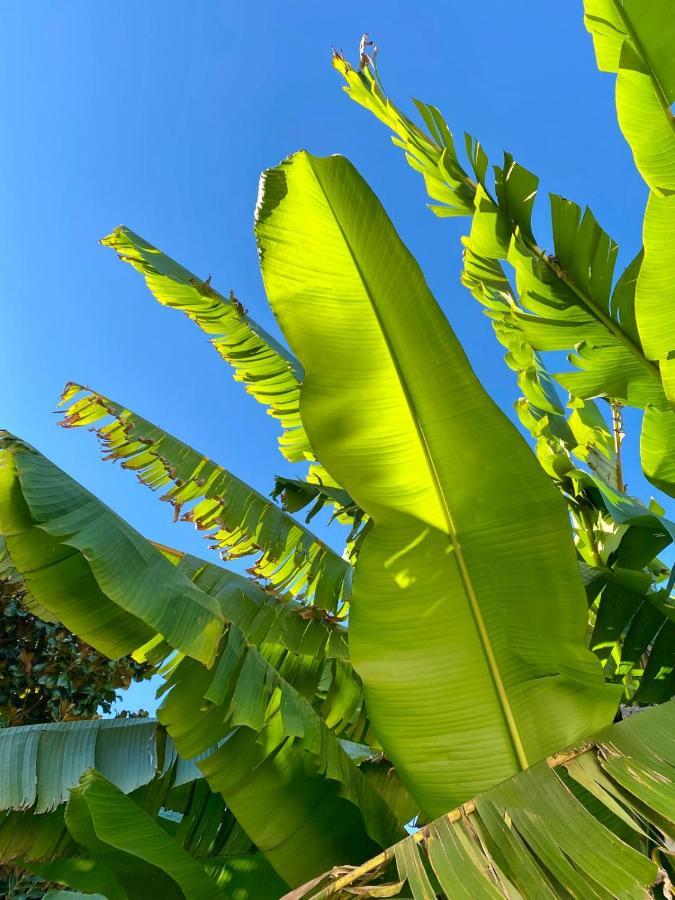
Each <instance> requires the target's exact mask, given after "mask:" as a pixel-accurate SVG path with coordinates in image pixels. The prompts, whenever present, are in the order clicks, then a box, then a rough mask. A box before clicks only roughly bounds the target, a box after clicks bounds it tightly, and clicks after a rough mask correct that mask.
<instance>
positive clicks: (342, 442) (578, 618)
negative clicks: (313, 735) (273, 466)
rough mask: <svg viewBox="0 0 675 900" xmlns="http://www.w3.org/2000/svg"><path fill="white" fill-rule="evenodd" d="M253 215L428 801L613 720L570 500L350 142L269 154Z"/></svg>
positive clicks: (373, 646)
mask: <svg viewBox="0 0 675 900" xmlns="http://www.w3.org/2000/svg"><path fill="white" fill-rule="evenodd" d="M256 233H257V238H258V242H259V246H260V251H261V260H262V271H263V277H264V281H265V286H266V289H267V292H268V296H269V298H270V302H271V304H272V307H273V309H274V312H275V314H276V315H277V318H278V319H279V322H280V324H281V327H282V329H283V331H284V333H285V335H286V337H287V339H288V341H289V343H290V345H291V347H292V348H293V349H294V351H295V352H296V353H297V354H298V356H299V357H300V359H301V362H302V364H303V368H304V370H305V381H304V383H303V388H302V393H301V412H302V417H303V421H304V423H305V427H306V428H307V430H308V434H309V435H310V439H311V441H312V445H313V446H314V448H315V450H316V451H317V454H318V456H319V459H320V461H321V463H322V464H323V465H324V466H325V467H326V469H327V470H328V471H329V472H330V473H331V475H333V476H334V477H335V478H336V479H337V480H338V481H339V483H340V484H343V485H344V487H345V489H346V490H347V491H348V492H349V494H350V495H351V496H352V497H353V498H354V500H355V501H356V502H357V503H358V504H359V506H361V507H362V508H363V509H364V510H365V511H366V513H367V514H368V515H369V516H370V517H371V518H372V519H373V522H374V527H373V528H372V530H371V531H370V532H369V533H368V535H367V536H366V538H365V540H364V543H363V546H362V548H361V551H360V554H359V559H358V562H357V566H356V570H355V577H354V590H353V601H352V603H353V605H352V611H351V614H350V649H351V655H352V660H353V662H354V665H355V667H356V669H357V671H358V672H359V674H360V676H361V678H362V680H363V683H364V689H365V696H366V702H367V704H368V711H369V715H370V718H371V722H372V725H373V728H374V730H375V732H376V734H377V737H378V739H379V740H380V742H381V743H382V746H383V747H384V749H385V752H386V753H387V755H388V757H389V758H390V759H391V760H392V761H393V763H394V764H395V766H396V768H397V771H398V772H399V774H400V775H401V778H402V779H403V781H404V783H405V784H406V786H407V787H408V789H409V790H410V792H411V793H412V794H413V796H414V797H415V798H416V799H417V800H418V802H420V804H421V805H422V807H423V809H424V810H425V812H427V813H428V814H431V815H433V814H434V813H436V812H440V811H442V810H444V809H447V808H448V807H450V806H452V805H453V804H454V803H456V802H460V801H462V800H464V799H466V798H467V797H469V796H471V795H472V794H474V793H476V792H477V791H481V790H484V789H486V788H487V787H489V786H491V785H493V784H495V783H497V782H499V781H501V780H503V779H504V778H507V777H509V775H511V774H513V773H514V772H516V771H518V770H519V769H521V768H526V767H527V766H528V765H531V764H532V763H534V762H536V761H537V760H538V759H541V758H542V757H543V756H545V755H546V754H547V753H549V752H550V751H551V750H552V749H554V748H556V747H558V746H561V745H563V744H566V743H570V742H571V741H574V740H577V739H578V738H579V737H581V736H583V735H585V734H587V733H589V732H591V731H592V730H593V729H594V728H597V727H599V726H602V725H603V724H604V723H606V722H608V721H611V717H612V714H613V710H614V708H615V705H616V694H615V693H614V692H613V691H612V690H611V689H605V687H604V685H603V684H602V677H601V673H600V669H599V665H598V663H597V661H596V660H595V659H594V658H593V657H592V655H591V654H590V653H589V652H588V651H587V650H586V649H585V647H584V631H585V601H584V596H583V589H582V585H581V581H580V579H579V576H578V572H577V567H576V563H575V559H574V550H573V546H572V543H571V539H570V532H569V526H568V523H567V518H566V514H565V508H564V504H563V503H562V501H561V499H560V497H559V495H558V494H557V492H556V491H555V489H554V488H553V486H552V485H551V483H550V481H549V480H548V479H547V478H546V476H545V475H544V474H543V472H541V470H540V468H539V467H538V465H537V464H536V461H535V460H534V458H533V457H532V455H531V453H530V451H529V449H528V448H527V446H526V445H525V443H524V442H523V441H522V439H521V438H520V437H519V435H518V434H517V432H516V431H515V429H514V428H513V426H512V425H510V423H509V422H508V421H507V419H506V418H505V417H504V416H503V414H502V413H501V412H500V411H499V410H498V409H497V408H496V406H495V405H494V404H493V403H492V401H491V400H490V399H489V398H488V397H487V395H486V394H485V393H484V391H483V390H482V388H481V386H480V384H479V383H478V381H477V379H476V377H475V375H474V374H473V372H472V371H471V368H470V366H469V364H468V361H467V360H466V357H465V355H464V353H463V351H462V349H461V347H460V345H459V343H458V341H457V339H456V337H455V336H454V334H453V332H452V330H451V329H450V326H449V325H448V323H447V321H446V320H445V318H444V316H443V314H442V312H441V310H440V308H439V307H438V305H437V304H436V301H435V300H434V298H433V297H432V295H431V293H430V292H429V289H428V287H427V285H426V283H425V281H424V278H423V276H422V274H421V272H420V270H419V268H418V266H417V265H416V263H415V262H414V260H413V259H412V257H411V256H410V254H409V253H408V251H407V249H406V248H405V247H404V246H403V244H402V243H401V241H400V239H399V238H398V236H397V234H396V232H395V231H394V228H393V226H392V225H391V223H390V221H389V219H388V218H387V216H386V214H385V212H384V210H383V209H382V207H381V206H380V204H379V202H378V201H377V199H376V197H375V196H374V195H373V193H372V192H371V191H370V189H369V188H368V186H367V185H366V184H365V182H364V181H363V180H362V179H361V177H360V176H359V175H358V173H357V172H356V171H355V169H354V168H353V167H352V166H351V165H350V164H349V163H348V162H347V161H346V160H345V159H343V158H341V157H329V158H326V159H319V158H316V157H313V156H310V155H309V154H307V153H300V154H297V155H295V156H293V157H291V158H290V159H289V160H287V161H285V162H284V163H282V164H281V165H280V166H279V167H278V168H276V169H271V170H269V171H268V172H266V173H265V174H264V176H263V181H262V185H261V193H260V201H259V206H258V210H257V222H256ZM317 259H321V260H322V265H321V267H317V266H316V260H317ZM329 336H330V339H329Z"/></svg>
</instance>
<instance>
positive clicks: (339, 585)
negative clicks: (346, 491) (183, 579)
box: [61, 384, 351, 613]
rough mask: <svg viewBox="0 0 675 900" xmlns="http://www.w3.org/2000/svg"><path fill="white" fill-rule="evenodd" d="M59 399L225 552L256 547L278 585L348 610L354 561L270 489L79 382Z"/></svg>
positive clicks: (259, 568)
mask: <svg viewBox="0 0 675 900" xmlns="http://www.w3.org/2000/svg"><path fill="white" fill-rule="evenodd" d="M76 397H77V399H74V398H76ZM61 403H62V404H68V405H67V409H66V410H65V416H64V419H63V420H62V421H61V424H62V425H64V426H65V427H67V428H72V427H76V426H80V425H96V427H97V431H96V433H97V436H98V438H99V440H100V442H101V445H102V447H103V449H104V451H105V454H106V459H113V460H119V461H121V463H122V466H123V467H124V468H127V469H131V470H132V471H133V472H135V473H136V475H137V476H138V478H139V480H140V481H141V482H142V483H143V484H146V485H148V487H150V488H152V489H153V490H156V489H157V488H164V487H166V486H167V485H170V489H169V490H168V491H167V492H166V493H165V494H164V496H163V497H162V499H163V500H168V501H169V502H170V503H172V504H173V506H174V510H175V515H176V516H179V515H180V513H181V510H182V509H183V508H184V507H189V512H186V513H184V514H183V518H184V519H185V520H187V521H191V522H193V523H194V524H195V526H196V527H197V528H198V529H200V531H204V532H206V533H207V534H208V536H209V538H210V539H211V540H212V544H213V546H216V547H218V548H219V549H221V551H223V556H224V558H226V559H233V558H236V557H240V556H246V555H251V554H254V555H256V556H257V559H256V562H255V565H254V566H253V568H252V570H251V571H252V573H253V574H254V575H256V576H257V577H259V578H263V579H265V580H266V581H267V582H268V583H269V584H271V585H273V586H274V587H275V588H276V589H277V590H281V591H288V592H289V593H291V594H293V595H294V596H298V595H300V596H302V597H303V598H304V599H306V600H307V601H308V602H312V603H315V604H316V605H317V606H319V607H321V608H322V609H330V610H333V611H336V610H337V609H338V608H340V610H341V612H343V613H346V606H344V604H345V601H346V600H347V596H346V595H347V592H348V591H349V584H350V580H351V579H350V566H349V563H347V562H346V561H345V560H344V559H341V558H340V557H339V556H338V555H337V554H336V553H334V552H333V551H332V550H331V549H330V548H329V547H328V546H327V545H326V544H325V543H324V542H323V541H321V540H319V538H317V537H316V536H315V535H314V534H312V532H311V531H309V530H308V529H307V528H305V527H304V526H302V525H301V524H300V523H299V522H297V521H296V520H295V519H294V518H293V517H292V516H290V515H288V514H287V513H285V512H284V511H283V510H281V509H279V507H278V506H277V505H276V504H275V503H274V502H273V501H272V500H270V499H269V498H268V497H264V496H263V495H262V494H260V493H258V491H255V490H253V488H251V487H249V486H248V485H247V484H245V483H244V482H243V481H241V480H240V479H239V478H237V477H236V476H235V475H233V474H232V473H231V472H228V471H227V469H224V468H222V466H219V465H217V464H216V463H214V462H212V461H211V460H209V459H208V458H207V457H205V456H203V454H201V453H198V452H197V451H196V450H193V449H192V448H191V447H189V446H188V445H187V444H184V443H183V442H182V441H180V440H178V438H175V437H173V436H172V435H170V434H167V432H166V431H163V430H162V429H161V428H158V427H157V426H156V425H153V424H152V423H151V422H148V421H147V420H146V419H143V418H141V417H140V416H138V415H136V414H135V413H134V412H132V411H131V410H129V409H125V408H124V407H123V406H121V405H120V404H119V403H115V401H114V400H110V399H108V398H107V397H104V396H103V395H101V394H98V393H96V392H94V391H91V390H89V389H87V388H84V387H82V385H79V384H70V385H68V386H67V388H66V390H65V391H64V394H63V396H62V399H61ZM101 422H103V423H104V424H101ZM343 606H344V609H342V607H343Z"/></svg>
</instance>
